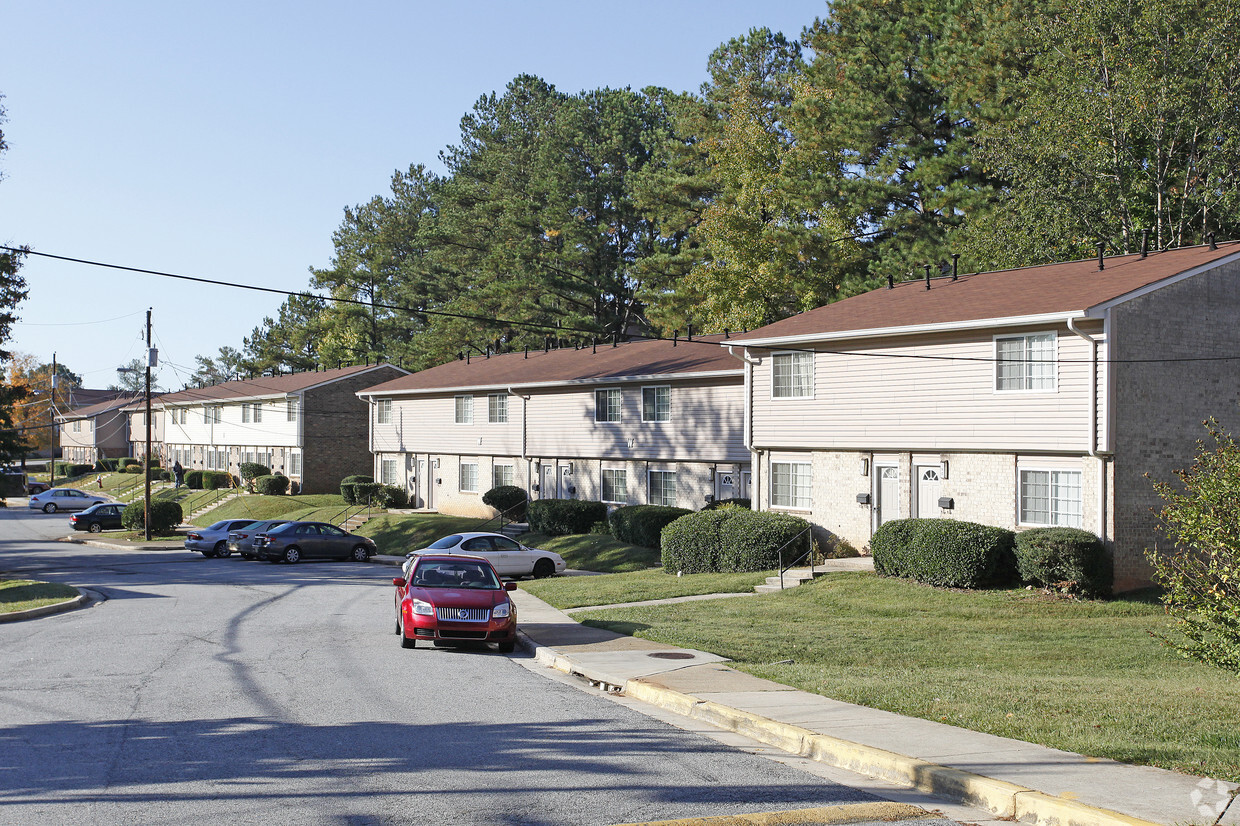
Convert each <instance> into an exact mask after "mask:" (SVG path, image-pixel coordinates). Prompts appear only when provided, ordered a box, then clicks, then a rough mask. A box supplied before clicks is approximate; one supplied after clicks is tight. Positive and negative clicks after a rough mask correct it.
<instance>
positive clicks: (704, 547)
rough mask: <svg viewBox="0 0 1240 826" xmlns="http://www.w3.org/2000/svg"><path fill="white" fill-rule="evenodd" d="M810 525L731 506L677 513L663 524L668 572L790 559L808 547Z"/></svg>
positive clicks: (771, 564)
mask: <svg viewBox="0 0 1240 826" xmlns="http://www.w3.org/2000/svg"><path fill="white" fill-rule="evenodd" d="M809 528H810V525H809V522H807V521H805V520H804V519H802V518H800V517H799V516H792V515H790V514H785V513H771V512H769V511H751V510H746V509H745V508H741V507H737V506H732V507H721V508H716V509H714V510H702V511H698V512H696V513H690V514H688V515H687V516H682V517H681V518H679V519H677V520H676V521H674V522H671V523H669V524H668V525H667V527H665V528H664V529H663V536H662V553H663V569H664V570H665V571H667V572H669V573H671V572H684V573H686V574H698V573H708V572H709V573H725V572H731V573H739V572H745V571H765V570H769V569H771V568H775V567H777V566H778V565H779V562H780V555H781V553H782V558H783V561H784V564H791V563H794V562H796V561H797V559H798V558H800V557H803V556H805V555H806V554H808V553H809V550H810V547H811V546H810V542H811V536H810V529H809Z"/></svg>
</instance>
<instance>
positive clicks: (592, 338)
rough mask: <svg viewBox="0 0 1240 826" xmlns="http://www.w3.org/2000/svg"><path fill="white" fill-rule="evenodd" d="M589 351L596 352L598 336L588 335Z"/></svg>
mask: <svg viewBox="0 0 1240 826" xmlns="http://www.w3.org/2000/svg"><path fill="white" fill-rule="evenodd" d="M590 352H591V353H597V352H598V336H590Z"/></svg>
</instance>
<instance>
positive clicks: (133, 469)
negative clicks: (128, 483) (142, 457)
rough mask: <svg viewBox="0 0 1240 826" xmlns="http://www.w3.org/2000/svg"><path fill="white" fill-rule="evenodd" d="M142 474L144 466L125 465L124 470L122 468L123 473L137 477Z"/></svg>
mask: <svg viewBox="0 0 1240 826" xmlns="http://www.w3.org/2000/svg"><path fill="white" fill-rule="evenodd" d="M141 472H142V465H139V464H132V465H125V466H124V467H123V468H121V473H132V474H133V475H135V476H137V475H138V474H139V473H141Z"/></svg>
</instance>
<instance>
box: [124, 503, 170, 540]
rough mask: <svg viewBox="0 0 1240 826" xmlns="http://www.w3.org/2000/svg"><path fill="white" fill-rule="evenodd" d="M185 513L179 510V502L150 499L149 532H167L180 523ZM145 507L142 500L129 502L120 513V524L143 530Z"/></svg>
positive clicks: (131, 528) (132, 529)
mask: <svg viewBox="0 0 1240 826" xmlns="http://www.w3.org/2000/svg"><path fill="white" fill-rule="evenodd" d="M184 518H185V515H184V514H183V513H182V512H181V504H180V503H179V502H173V501H172V500H171V499H152V500H151V533H153V534H167V533H171V532H172V529H173V528H175V527H176V526H177V525H180V524H181V520H182V519H184ZM145 522H146V509H145V507H144V506H143V503H142V502H134V503H132V504H130V505H129V506H128V507H127V508H125V510H124V511H123V512H122V513H121V524H122V525H124V526H125V527H126V528H128V529H129V530H131V531H141V530H144V527H143V525H144V523H145Z"/></svg>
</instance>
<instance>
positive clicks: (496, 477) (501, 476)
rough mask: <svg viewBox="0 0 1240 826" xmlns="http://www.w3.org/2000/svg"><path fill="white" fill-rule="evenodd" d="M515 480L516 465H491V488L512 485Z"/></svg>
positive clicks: (498, 463)
mask: <svg viewBox="0 0 1240 826" xmlns="http://www.w3.org/2000/svg"><path fill="white" fill-rule="evenodd" d="M516 480H517V468H516V465H514V464H512V463H511V462H496V463H494V464H493V465H491V487H493V488H498V487H499V486H500V485H512V484H515V483H516Z"/></svg>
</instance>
